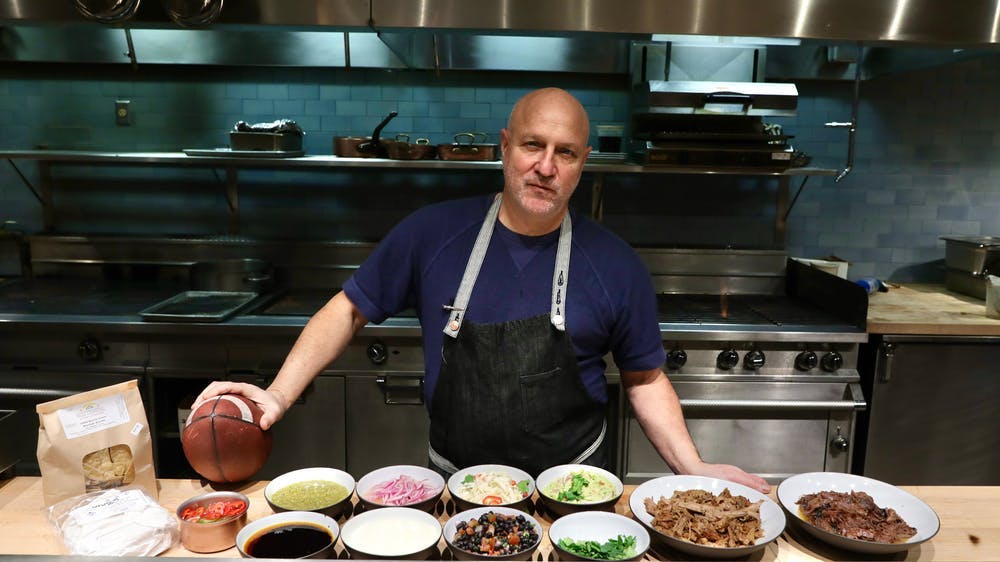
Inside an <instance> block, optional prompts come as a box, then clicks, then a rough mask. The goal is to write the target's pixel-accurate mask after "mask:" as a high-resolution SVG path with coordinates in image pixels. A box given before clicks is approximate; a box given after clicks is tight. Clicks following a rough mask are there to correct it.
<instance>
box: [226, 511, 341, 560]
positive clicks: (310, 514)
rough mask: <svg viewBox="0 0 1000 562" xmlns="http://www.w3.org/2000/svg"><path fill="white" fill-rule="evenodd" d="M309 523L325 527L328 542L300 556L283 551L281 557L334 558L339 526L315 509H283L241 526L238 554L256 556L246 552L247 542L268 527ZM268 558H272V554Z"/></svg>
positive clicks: (237, 541) (238, 537)
mask: <svg viewBox="0 0 1000 562" xmlns="http://www.w3.org/2000/svg"><path fill="white" fill-rule="evenodd" d="M301 525H310V526H314V527H319V528H322V529H326V531H327V532H328V533H329V534H330V543H329V544H328V545H325V546H323V547H322V548H320V549H318V550H316V551H315V552H312V553H309V554H303V555H301V556H297V555H293V554H291V553H283V554H282V556H280V557H282V558H336V557H337V551H336V549H335V545H336V544H337V536H338V535H339V534H340V527H339V526H338V525H337V521H336V520H335V519H334V518H332V517H329V516H326V515H323V514H322V513H316V512H315V511H284V512H281V513H275V514H274V515H268V516H266V517H261V518H260V519H257V520H256V521H253V522H252V523H249V524H248V525H246V526H245V527H243V528H242V529H241V530H240V532H239V534H237V535H236V548H237V550H239V552H240V556H242V557H243V558H256V557H255V556H250V554H248V553H247V544H248V543H249V542H250V541H251V540H252V539H254V538H256V537H258V536H259V535H260V534H261V533H265V532H267V530H268V529H272V528H276V527H283V526H301ZM269 558H274V557H273V556H271V557H269Z"/></svg>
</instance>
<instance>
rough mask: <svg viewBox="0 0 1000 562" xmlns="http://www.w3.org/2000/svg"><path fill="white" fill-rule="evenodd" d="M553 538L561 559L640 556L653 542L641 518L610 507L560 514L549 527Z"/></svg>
mask: <svg viewBox="0 0 1000 562" xmlns="http://www.w3.org/2000/svg"><path fill="white" fill-rule="evenodd" d="M549 541H550V542H551V543H552V548H553V549H554V550H555V551H556V553H557V554H558V555H559V559H560V560H639V559H640V558H642V557H643V555H645V554H646V551H647V550H649V542H650V541H649V532H647V531H646V529H645V528H644V527H643V526H642V525H640V524H639V522H637V521H635V520H634V519H631V518H628V517H625V516H624V515H618V514H617V513H609V512H606V511H581V512H578V513H570V514H569V515H567V516H565V517H560V518H559V519H557V520H555V521H553V522H552V525H551V526H550V527H549Z"/></svg>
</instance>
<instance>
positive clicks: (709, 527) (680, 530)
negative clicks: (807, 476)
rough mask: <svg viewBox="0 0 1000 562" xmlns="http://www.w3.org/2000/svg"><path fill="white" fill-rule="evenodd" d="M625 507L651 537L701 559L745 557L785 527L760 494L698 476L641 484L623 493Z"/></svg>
mask: <svg viewBox="0 0 1000 562" xmlns="http://www.w3.org/2000/svg"><path fill="white" fill-rule="evenodd" d="M629 508H630V509H631V510H632V514H633V516H635V518H636V519H637V520H638V521H639V522H640V523H642V524H643V525H644V526H645V527H646V528H647V529H648V530H649V532H650V535H651V536H652V537H653V538H654V539H655V540H657V541H659V542H661V543H663V544H666V545H667V546H669V547H671V548H674V549H676V550H679V551H681V552H684V553H686V554H691V555H695V556H702V557H705V558H738V557H741V556H746V555H748V554H750V553H752V552H755V551H757V550H760V549H762V548H764V547H766V546H767V545H768V544H769V543H771V542H772V541H774V539H776V538H778V536H779V535H780V534H781V532H782V531H784V529H785V514H784V513H783V512H782V511H781V508H780V507H779V506H778V504H776V503H774V501H772V500H771V499H770V498H768V497H767V496H765V495H764V494H761V493H760V492H758V491H756V490H754V489H752V488H749V487H747V486H743V485H741V484H737V483H735V482H728V481H725V480H719V479H717V478H708V477H703V476H687V475H676V476H663V477H660V478H654V479H653V480H649V481H647V482H644V483H642V484H640V485H639V486H637V487H636V489H635V490H634V491H633V492H632V495H631V496H630V497H629Z"/></svg>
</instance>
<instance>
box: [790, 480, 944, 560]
mask: <svg viewBox="0 0 1000 562" xmlns="http://www.w3.org/2000/svg"><path fill="white" fill-rule="evenodd" d="M822 491H830V492H851V491H855V492H865V493H867V494H868V495H870V496H871V497H872V499H873V500H875V505H877V506H879V507H881V508H887V507H889V508H892V509H894V510H896V513H898V514H899V516H900V517H902V518H903V520H904V521H906V523H907V524H908V525H909V526H911V527H913V528H915V529H916V530H917V534H916V535H914V536H912V537H910V540H908V541H907V542H904V543H891V544H887V543H877V542H871V541H863V540H858V539H852V538H848V537H844V536H841V535H838V534H836V533H831V532H829V531H826V530H823V529H820V528H819V527H816V526H815V525H813V524H812V523H809V522H808V521H806V520H805V519H803V518H802V515H801V512H800V511H799V506H798V504H797V503H796V502H797V501H799V498H801V497H802V496H804V495H806V494H815V493H816V492H822ZM777 495H778V501H779V502H780V503H781V507H783V508H785V510H786V511H787V512H788V514H789V515H790V516H791V518H792V519H793V520H794V521H796V523H797V524H798V525H799V526H800V527H802V528H803V529H805V530H806V531H807V532H808V533H809V534H811V535H813V536H814V537H816V538H818V539H819V540H821V541H823V542H825V543H827V544H830V545H833V546H836V547H838V548H843V549H845V550H851V551H854V552H864V553H869V554H885V553H891V552H901V551H903V550H907V549H909V548H912V547H913V546H915V545H918V544H920V543H922V542H924V541H927V540H930V539H931V538H932V537H934V535H936V534H937V532H938V530H939V529H940V528H941V521H940V519H938V515H937V513H936V512H935V511H934V510H933V509H932V508H931V506H929V505H927V504H926V503H924V502H923V501H921V500H920V499H919V498H917V497H916V496H914V495H913V494H910V493H908V492H905V491H903V490H900V489H899V488H897V487H895V486H893V485H891V484H887V483H885V482H881V481H879V480H874V479H872V478H866V477H864V476H857V475H854V474H842V473H839V472H807V473H805V474H797V475H795V476H791V477H789V478H786V479H785V480H784V481H783V482H782V483H781V484H779V485H778V493H777Z"/></svg>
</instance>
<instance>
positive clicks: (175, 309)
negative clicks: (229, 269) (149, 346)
mask: <svg viewBox="0 0 1000 562" xmlns="http://www.w3.org/2000/svg"><path fill="white" fill-rule="evenodd" d="M255 298H257V293H250V292H246V293H244V292H230V291H184V292H183V293H179V294H177V295H174V296H172V297H170V298H169V299H167V300H165V301H162V302H159V303H156V304H154V305H153V306H151V307H149V308H147V309H145V310H143V311H142V312H140V313H139V316H141V317H142V319H143V320H150V321H154V322H222V321H223V320H225V319H227V318H229V317H230V316H232V315H233V314H235V313H236V312H237V311H239V310H240V309H241V308H243V307H245V306H246V305H248V304H250V301H252V300H254V299H255Z"/></svg>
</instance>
